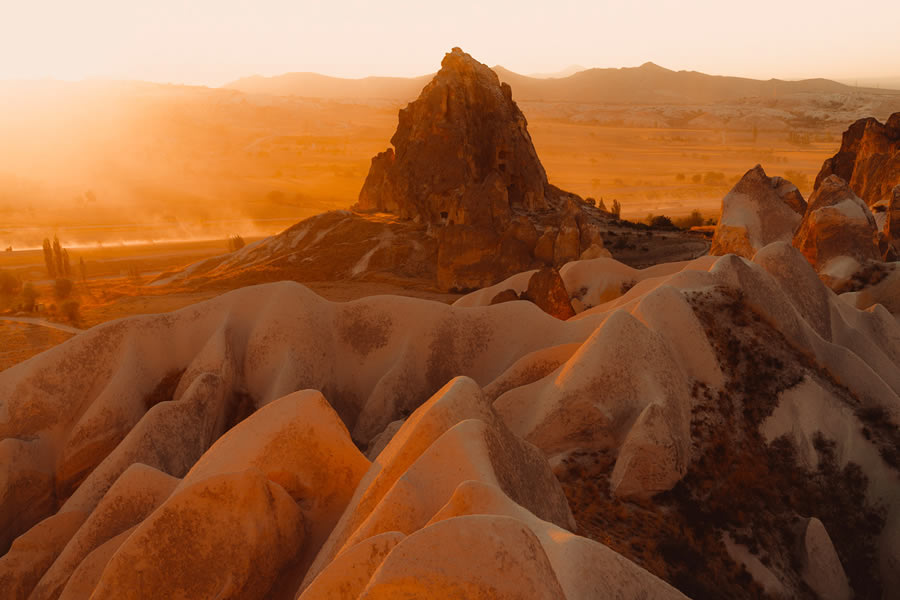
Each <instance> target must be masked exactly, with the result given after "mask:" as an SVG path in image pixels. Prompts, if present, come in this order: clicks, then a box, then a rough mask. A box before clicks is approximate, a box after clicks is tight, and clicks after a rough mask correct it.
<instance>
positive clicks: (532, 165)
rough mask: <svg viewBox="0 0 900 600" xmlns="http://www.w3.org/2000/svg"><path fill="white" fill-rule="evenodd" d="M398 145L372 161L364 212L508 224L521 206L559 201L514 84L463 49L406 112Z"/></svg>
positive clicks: (395, 140) (446, 60)
mask: <svg viewBox="0 0 900 600" xmlns="http://www.w3.org/2000/svg"><path fill="white" fill-rule="evenodd" d="M391 144H393V146H394V149H388V150H387V151H386V152H382V153H381V154H379V155H378V156H376V157H375V158H374V159H373V160H372V168H371V169H370V171H369V175H368V177H367V178H366V182H365V184H364V185H363V187H362V190H360V193H359V208H360V209H361V210H380V211H391V212H396V213H397V214H398V215H399V216H400V217H401V218H405V219H421V220H422V221H424V222H429V223H435V224H439V223H449V224H455V225H480V226H489V227H492V228H494V229H496V230H502V229H503V228H505V226H506V225H507V224H508V222H509V220H510V218H511V215H512V212H513V211H514V210H517V209H519V210H527V211H532V212H533V211H542V210H547V209H549V208H551V207H552V206H553V205H554V204H555V203H557V202H558V201H559V200H558V198H557V196H558V193H554V191H553V190H552V188H551V187H550V185H549V184H548V183H547V175H546V173H544V168H543V167H542V166H541V162H540V160H538V157H537V152H535V149H534V145H533V144H532V142H531V136H529V135H528V129H527V122H526V121H525V115H523V114H522V111H520V110H519V107H518V106H516V103H515V102H514V101H513V99H512V90H511V89H510V87H509V85H507V84H505V83H504V84H501V83H500V79H499V78H498V77H497V74H496V73H494V71H492V70H491V69H490V68H489V67H487V66H486V65H483V64H481V63H479V62H478V61H476V60H474V59H473V58H472V57H471V56H469V55H468V54H466V53H465V52H463V51H462V50H460V49H459V48H454V49H453V50H452V51H451V52H450V53H448V54H447V55H446V56H444V60H443V61H441V69H440V71H438V73H437V75H435V76H434V79H432V80H431V82H430V83H429V84H428V85H426V86H425V88H424V89H423V90H422V93H421V94H420V95H419V98H418V99H417V100H415V101H414V102H411V103H410V104H409V106H407V107H406V108H404V109H403V110H401V111H400V120H399V125H398V126H397V131H396V133H394V136H393V137H392V138H391Z"/></svg>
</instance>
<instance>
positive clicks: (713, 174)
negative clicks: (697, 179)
mask: <svg viewBox="0 0 900 600" xmlns="http://www.w3.org/2000/svg"><path fill="white" fill-rule="evenodd" d="M723 183H725V173H722V172H721V171H707V172H706V174H705V175H704V176H703V184H704V185H722V184H723Z"/></svg>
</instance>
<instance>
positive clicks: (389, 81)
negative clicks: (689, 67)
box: [223, 62, 900, 104]
mask: <svg viewBox="0 0 900 600" xmlns="http://www.w3.org/2000/svg"><path fill="white" fill-rule="evenodd" d="M493 69H494V71H495V72H496V73H497V75H498V76H499V77H500V79H501V80H502V81H505V82H506V83H508V84H510V85H511V86H512V89H513V94H514V96H515V98H516V100H522V101H533V102H578V103H588V104H710V103H717V102H735V101H739V100H741V99H746V98H761V99H778V98H780V97H785V96H794V95H798V94H817V95H821V94H859V93H865V94H874V95H881V94H885V95H894V94H900V91H897V90H888V89H879V88H862V87H857V86H853V85H847V84H844V83H838V82H836V81H831V80H829V79H804V80H800V81H784V80H780V79H769V80H760V79H748V78H744V77H726V76H720V75H707V74H705V73H698V72H696V71H672V70H670V69H666V68H663V67H660V66H659V65H656V64H654V63H651V62H648V63H645V64H643V65H641V66H640V67H628V68H622V69H586V70H583V71H579V72H577V73H573V74H571V75H568V76H565V77H549V78H548V77H543V76H542V77H534V76H527V75H520V74H518V73H514V72H513V71H510V70H508V69H505V68H503V67H501V66H496V67H493ZM431 77H432V75H431V74H429V75H423V76H421V77H409V78H406V77H365V78H362V79H342V78H339V77H329V76H327V75H320V74H318V73H286V74H284V75H277V76H274V77H262V76H258V75H255V76H252V77H245V78H242V79H238V80H237V81H234V82H231V83H228V84H226V85H225V86H223V87H224V88H227V89H233V90H239V91H242V92H245V93H251V94H269V95H276V96H303V97H308V98H330V99H345V100H362V99H385V100H400V101H408V100H412V99H414V98H416V97H417V96H418V94H419V92H420V91H421V89H422V87H423V86H424V85H425V84H426V83H428V81H429V80H430V79H431Z"/></svg>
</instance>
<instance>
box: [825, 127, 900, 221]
mask: <svg viewBox="0 0 900 600" xmlns="http://www.w3.org/2000/svg"><path fill="white" fill-rule="evenodd" d="M831 175H837V176H838V177H840V178H841V179H843V180H844V181H846V182H847V183H849V185H850V189H852V190H853V191H854V192H855V193H856V195H857V196H859V197H860V198H862V199H863V201H864V202H865V203H866V204H867V205H869V206H873V205H875V204H877V203H879V202H886V201H888V200H890V195H891V190H892V189H893V188H894V186H896V185H898V184H900V112H896V113H894V114H892V115H891V116H890V118H888V120H887V122H886V123H884V124H882V123H880V122H879V121H878V120H877V119H874V118H872V117H869V118H868V119H860V120H859V121H856V122H855V123H854V124H853V125H851V126H850V127H849V129H847V131H845V132H844V136H843V139H842V140H841V148H840V150H838V153H837V154H835V155H834V156H832V157H831V158H829V159H828V160H826V161H825V163H824V164H823V165H822V169H821V171H819V174H818V176H817V177H816V182H815V187H814V191H815V190H818V189H819V186H820V185H822V184H823V183H824V182H825V180H826V179H827V178H828V177H829V176H831Z"/></svg>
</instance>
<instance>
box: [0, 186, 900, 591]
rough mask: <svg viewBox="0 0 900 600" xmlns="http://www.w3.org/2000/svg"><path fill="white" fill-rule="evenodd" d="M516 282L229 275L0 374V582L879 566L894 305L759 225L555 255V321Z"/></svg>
mask: <svg viewBox="0 0 900 600" xmlns="http://www.w3.org/2000/svg"><path fill="white" fill-rule="evenodd" d="M830 186H831V184H828V185H824V186H823V187H822V190H820V192H819V194H820V196H818V197H817V198H813V202H812V203H811V209H812V210H815V206H816V200H817V199H818V198H820V197H821V195H822V194H824V193H825V192H824V191H823V190H827V189H829V188H830ZM845 199H846V198H845ZM833 206H835V205H828V207H833ZM837 206H840V202H839V203H838V204H837ZM854 206H855V204H854ZM536 273H537V275H536ZM547 273H548V271H525V272H522V273H519V274H516V275H514V276H513V277H511V278H509V279H507V280H505V281H503V282H501V283H499V284H497V285H496V286H494V287H493V288H486V289H482V290H478V291H477V292H474V293H472V294H471V295H469V296H465V297H463V298H461V299H460V300H459V301H458V302H457V303H456V305H453V306H447V305H444V304H441V303H437V302H429V301H424V300H417V299H412V298H403V297H393V296H373V297H368V298H364V299H361V300H357V301H353V302H347V303H335V302H328V301H326V300H324V299H322V298H320V297H319V296H317V295H315V294H313V293H312V292H310V291H309V290H308V289H306V288H305V287H303V286H301V285H299V284H296V283H291V282H282V283H278V284H268V285H262V286H254V287H246V288H242V289H240V290H236V291H233V292H230V293H228V294H224V295H222V296H219V297H217V298H215V299H212V300H209V301H206V302H203V303H200V304H197V305H194V306H191V307H187V308H185V309H182V310H179V311H176V312H174V313H170V314H165V315H147V316H140V317H132V318H128V319H123V320H119V321H115V322H111V323H107V324H105V325H101V326H98V327H95V328H93V329H91V330H88V331H86V332H84V333H82V334H80V335H78V336H75V337H74V338H72V339H71V340H69V341H68V342H65V343H64V344H61V345H59V346H57V347H55V348H54V349H52V350H49V351H47V352H45V353H44V354H41V355H39V356H37V357H35V358H33V359H31V360H29V361H27V362H25V363H21V364H19V365H17V366H15V367H13V368H11V369H8V370H6V371H3V372H0V450H2V451H3V453H4V454H3V455H4V456H6V457H12V458H13V460H3V461H0V481H2V482H6V487H5V488H3V489H2V490H0V491H2V494H0V517H2V518H3V528H2V530H0V531H2V532H3V533H4V534H5V535H6V537H5V538H4V540H3V546H2V548H0V585H2V588H0V589H3V590H4V591H7V590H12V592H11V595H12V597H16V598H27V597H33V598H35V599H38V598H54V597H60V598H84V597H97V598H101V597H103V598H105V597H137V596H138V595H139V594H140V593H141V592H140V589H141V588H140V586H141V585H143V586H145V587H144V593H146V590H147V589H148V588H152V592H153V594H154V595H155V596H160V597H163V596H164V597H187V596H190V597H220V598H229V597H242V598H243V597H247V598H254V597H271V598H276V599H280V598H296V597H298V596H300V597H303V598H304V599H305V600H309V599H310V598H380V597H396V596H397V595H402V594H403V593H408V594H413V595H426V596H427V595H431V596H432V597H445V596H447V595H450V594H451V592H453V591H458V590H464V592H459V593H462V594H464V595H467V596H477V595H478V594H479V593H482V594H485V593H488V592H487V591H489V590H495V591H496V592H497V593H500V592H503V593H506V594H507V595H510V596H511V597H529V598H530V597H535V596H538V595H544V596H547V597H554V598H595V597H598V596H600V597H602V596H603V594H609V595H613V596H619V597H652V598H681V597H682V596H681V594H680V593H679V592H678V591H676V590H675V589H673V586H674V587H678V588H680V589H681V591H683V592H685V593H687V594H688V595H695V596H707V595H710V594H712V595H713V596H718V597H729V598H731V597H737V598H749V597H751V596H752V594H751V586H750V581H749V580H748V579H747V577H748V576H749V577H752V578H754V579H755V580H756V581H757V582H758V583H759V584H760V585H766V586H767V585H770V584H772V582H773V581H774V584H772V585H774V586H775V587H776V588H778V589H780V590H782V591H783V594H784V595H785V596H788V597H796V596H802V594H804V593H807V592H805V591H804V590H806V589H807V587H806V586H813V583H809V582H810V581H825V580H826V578H825V575H823V573H829V574H834V573H837V574H838V575H839V573H838V566H840V567H841V569H842V570H843V571H844V572H845V573H846V581H847V584H848V585H849V587H850V588H851V589H852V590H853V592H854V593H855V594H856V595H857V596H858V597H879V596H880V595H881V594H882V592H884V591H888V590H891V589H897V586H898V585H900V579H898V573H900V544H898V543H897V542H898V540H900V502H898V498H900V478H898V477H897V472H898V464H900V459H898V457H897V455H896V449H897V447H898V445H900V439H898V436H897V433H896V432H897V424H898V421H900V417H898V415H900V395H898V394H900V328H898V327H900V326H898V322H897V320H896V319H895V318H894V317H893V316H891V315H890V314H888V313H887V311H885V310H884V309H883V308H882V307H879V306H876V307H874V308H871V309H869V310H865V311H861V310H857V309H856V308H854V307H853V306H851V305H850V304H848V303H846V302H844V301H843V300H842V299H839V298H837V297H836V296H835V295H834V294H833V293H832V292H831V291H830V290H828V289H827V288H826V287H825V286H824V285H823V284H822V282H821V281H820V280H819V278H818V277H817V275H816V273H815V271H814V270H813V268H812V267H811V266H810V264H809V263H808V262H807V260H806V259H805V258H804V256H803V255H801V254H800V253H799V252H797V251H796V250H795V249H794V248H792V247H791V246H790V245H789V244H787V243H786V242H776V243H774V244H770V245H769V246H766V247H764V248H762V249H760V250H759V251H758V252H757V253H756V255H755V256H754V258H753V259H752V260H746V259H741V258H737V257H735V256H731V255H728V256H723V257H712V256H704V257H701V258H699V259H696V260H694V261H690V262H685V263H672V264H664V265H658V266H656V267H652V268H649V269H646V270H643V271H638V270H635V269H631V268H630V267H627V266H625V265H622V264H621V263H618V262H617V261H615V260H612V259H609V258H597V259H593V260H587V261H573V262H569V263H567V264H566V265H564V266H563V267H562V268H561V269H560V271H559V275H558V277H559V278H560V279H561V282H562V285H561V286H560V285H554V287H555V289H557V290H558V291H563V290H565V292H564V294H565V296H566V297H568V298H575V299H577V300H578V302H579V305H580V306H581V307H583V308H584V310H583V311H582V312H580V313H579V314H578V315H575V316H573V317H571V318H569V319H568V320H565V321H563V320H560V319H556V318H553V317H551V316H549V315H548V314H546V313H545V312H544V311H543V310H541V309H540V308H539V307H537V306H535V305H533V304H531V303H529V302H506V303H501V304H496V305H493V306H491V305H490V302H491V300H492V299H493V298H494V297H495V296H496V295H497V293H498V292H500V291H503V290H512V293H513V294H515V295H518V294H521V293H533V290H534V289H536V288H537V287H538V286H537V283H538V282H540V281H541V280H543V279H544V278H547ZM550 274H552V271H550ZM550 279H554V280H555V277H550ZM558 283H559V281H557V284H558ZM529 288H532V292H529V291H528V290H529ZM560 299H562V298H560ZM85 373H88V374H89V375H90V376H86V375H85ZM366 447H368V448H370V450H371V451H370V453H369V456H368V457H367V456H364V455H363V454H362V453H361V452H360V450H359V448H366ZM551 465H552V466H551ZM810 518H816V519H819V520H820V521H821V524H822V528H821V529H820V528H818V525H815V526H810V527H807V528H806V529H803V528H799V527H797V523H798V522H800V520H801V519H810ZM176 529H177V531H178V535H172V533H171V532H172V531H175V530H176ZM826 531H827V535H826V534H825V532H826ZM726 538H727V539H730V540H733V541H734V543H733V544H731V546H729V547H731V548H732V550H734V548H738V547H740V548H744V549H745V550H744V551H742V552H737V551H734V552H732V551H731V550H729V551H725V549H723V547H722V540H723V539H726ZM826 540H830V542H828V543H826ZM829 544H830V545H829ZM751 549H754V550H752V551H751ZM682 557H695V558H696V560H695V559H693V558H691V559H690V560H684V559H683V558H682ZM761 557H767V559H766V560H767V561H768V565H769V566H768V567H766V568H765V570H762V569H760V568H759V567H760V565H761V564H762V563H761V562H760V561H761ZM744 569H746V573H744ZM510 573H515V577H510ZM748 574H749V575H748ZM828 581H834V582H838V583H839V582H840V581H841V578H840V577H835V578H832V579H828ZM804 582H807V583H804ZM830 587H834V589H835V591H841V593H842V594H843V592H844V591H845V590H838V589H837V588H838V584H837V583H836V584H834V585H833V586H830ZM752 589H755V588H752Z"/></svg>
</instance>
